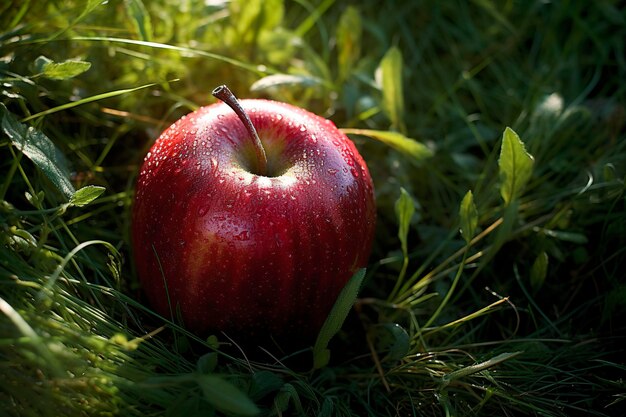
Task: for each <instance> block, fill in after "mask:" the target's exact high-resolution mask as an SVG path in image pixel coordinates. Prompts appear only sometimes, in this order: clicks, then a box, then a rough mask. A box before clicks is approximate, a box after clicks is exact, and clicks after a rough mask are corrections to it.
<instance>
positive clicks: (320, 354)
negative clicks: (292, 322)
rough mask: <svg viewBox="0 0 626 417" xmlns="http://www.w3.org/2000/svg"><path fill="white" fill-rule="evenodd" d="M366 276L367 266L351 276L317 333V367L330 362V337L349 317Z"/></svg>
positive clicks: (315, 364) (315, 357) (315, 365)
mask: <svg viewBox="0 0 626 417" xmlns="http://www.w3.org/2000/svg"><path fill="white" fill-rule="evenodd" d="M364 277H365V268H362V269H359V270H358V271H357V272H356V273H355V274H354V275H353V276H352V278H350V280H349V281H348V283H347V284H346V286H345V287H344V288H343V289H342V290H341V293H339V297H337V301H335V304H334V305H333V308H332V310H330V314H329V315H328V317H327V318H326V321H325V322H324V325H323V326H322V329H321V330H320V332H319V334H318V335H317V340H316V341H315V346H313V366H314V368H315V369H319V368H322V367H324V366H326V365H327V364H328V361H329V359H330V351H329V350H328V349H327V347H328V343H329V342H330V339H332V338H333V336H334V335H335V334H337V332H338V331H339V329H341V326H342V325H343V322H344V321H345V320H346V317H348V313H349V312H350V309H351V308H352V305H353V304H354V301H355V300H356V297H357V294H358V293H359V289H360V288H361V284H362V283H363V278H364Z"/></svg>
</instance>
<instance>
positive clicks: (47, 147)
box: [0, 104, 74, 199]
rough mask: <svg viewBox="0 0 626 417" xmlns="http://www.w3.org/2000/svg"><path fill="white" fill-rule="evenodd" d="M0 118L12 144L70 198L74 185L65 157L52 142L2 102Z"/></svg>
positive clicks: (3, 129)
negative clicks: (25, 123)
mask: <svg viewBox="0 0 626 417" xmlns="http://www.w3.org/2000/svg"><path fill="white" fill-rule="evenodd" d="M0 119H1V120H2V123H1V125H2V131H3V132H4V134H5V135H7V136H8V138H9V139H10V140H11V143H12V144H13V146H15V147H16V148H17V149H19V150H20V151H21V152H22V153H23V154H24V155H26V157H28V158H29V159H30V160H31V161H33V163H34V164H35V165H36V166H37V167H38V168H39V169H40V170H41V171H42V172H43V173H44V174H45V175H46V176H47V177H48V178H49V179H50V181H51V182H52V183H53V184H54V185H55V187H56V188H57V189H58V190H59V191H60V192H61V193H62V194H63V195H64V196H65V197H66V198H68V199H69V198H71V197H72V196H73V195H74V186H72V183H71V182H70V179H69V177H70V174H69V170H68V168H67V165H66V161H65V157H64V156H63V154H62V153H61V151H60V150H59V149H58V148H57V147H56V146H55V145H54V143H52V141H51V140H50V139H48V137H47V136H46V135H44V134H43V133H41V132H39V131H37V130H35V129H34V128H33V127H27V126H26V125H24V124H22V123H20V122H19V121H18V120H17V119H16V118H15V116H14V115H13V114H12V113H10V112H9V110H8V109H7V108H6V107H5V106H4V105H3V104H0Z"/></svg>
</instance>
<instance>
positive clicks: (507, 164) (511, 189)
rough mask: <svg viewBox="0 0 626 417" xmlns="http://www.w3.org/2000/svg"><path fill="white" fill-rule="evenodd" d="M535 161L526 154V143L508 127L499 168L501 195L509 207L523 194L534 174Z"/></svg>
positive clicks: (501, 150) (504, 135)
mask: <svg viewBox="0 0 626 417" xmlns="http://www.w3.org/2000/svg"><path fill="white" fill-rule="evenodd" d="M533 164H534V159H533V157H532V155H530V154H529V153H528V152H526V147H525V146H524V142H522V140H521V139H520V137H519V136H518V135H517V133H515V132H514V131H513V129H511V128H509V127H507V128H506V129H505V131H504V134H503V136H502V147H501V149H500V159H499V160H498V167H499V169H500V180H501V181H502V184H501V185H500V195H501V196H502V198H503V199H504V203H505V204H506V205H509V204H510V203H511V201H513V200H515V199H517V198H518V197H519V196H520V195H521V194H522V192H523V191H524V187H525V186H526V183H528V180H529V179H530V177H531V175H532V172H533Z"/></svg>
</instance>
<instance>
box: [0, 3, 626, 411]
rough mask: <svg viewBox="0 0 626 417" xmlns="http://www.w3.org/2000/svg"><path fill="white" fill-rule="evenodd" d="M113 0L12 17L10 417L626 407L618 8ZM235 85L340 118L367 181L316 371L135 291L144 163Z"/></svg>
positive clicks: (625, 68)
mask: <svg viewBox="0 0 626 417" xmlns="http://www.w3.org/2000/svg"><path fill="white" fill-rule="evenodd" d="M100 3H101V2H100V1H98V0H92V1H88V2H82V1H76V2H72V1H51V2H44V1H34V0H31V1H9V2H8V3H3V4H2V5H1V6H0V28H1V29H0V79H1V82H2V84H1V88H0V101H1V103H2V106H0V116H1V119H0V121H1V130H2V131H1V132H0V200H1V201H0V245H1V246H0V378H1V379H2V384H0V404H1V405H0V407H1V408H2V409H1V410H0V411H2V413H0V414H3V415H9V416H38V417H42V416H57V415H66V416H83V415H89V416H91V415H94V416H95V415H103V416H104V415H124V416H129V415H130V416H133V415H137V416H151V415H154V416H157V415H158V416H178V415H185V416H187V415H189V416H193V415H224V414H226V415H253V414H255V413H256V414H257V415H263V416H275V415H276V416H282V415H319V416H365V415H371V416H387V415H388V416H395V415H408V416H443V415H445V416H462V415H537V416H571V415H597V416H613V415H616V416H617V415H620V414H619V410H621V408H622V407H623V405H624V403H623V401H624V399H625V398H626V385H625V384H624V378H625V377H626V364H625V363H624V359H623V357H624V348H623V346H625V342H626V340H625V339H626V337H625V336H626V332H625V330H626V329H625V327H624V317H625V313H626V281H625V280H624V271H625V270H626V264H625V262H624V259H626V249H625V248H626V238H625V236H626V210H625V203H626V201H625V195H624V190H625V187H624V178H625V174H626V129H625V126H626V109H625V107H624V103H626V100H625V99H626V94H625V93H626V84H625V83H624V82H623V81H622V80H625V79H626V47H625V45H626V41H625V39H626V14H625V13H624V11H623V10H621V9H620V6H619V2H617V1H603V2H595V3H589V2H584V1H570V2H543V1H531V2H513V1H509V2H493V1H489V0H476V1H473V2H462V1H447V2H439V1H434V0H433V1H422V2H418V1H410V2H396V1H384V2H379V1H373V0H371V1H370V0H367V1H363V2H354V4H353V5H351V6H348V4H347V3H344V2H339V1H332V0H324V1H320V2H310V1H308V0H297V1H293V2H292V1H285V2H283V1H280V0H272V1H267V2H261V1H243V0H242V1H239V0H233V1H231V2H224V3H222V2H219V1H218V2H202V1H186V2H179V1H169V0H161V1H154V2H153V1H143V2H142V1H141V0H127V1H109V2H107V3H106V4H100ZM44 57H45V58H44ZM223 83H226V84H228V85H229V86H230V88H231V89H232V90H233V91H234V92H235V93H236V94H237V95H238V96H240V97H269V98H274V99H279V100H282V101H287V102H290V103H293V104H296V105H299V106H302V107H304V108H307V109H309V110H311V111H313V112H315V113H318V114H320V115H324V116H326V117H329V118H331V119H332V120H334V121H335V123H336V124H337V125H338V126H339V127H341V128H344V129H346V132H349V134H350V136H351V137H352V138H353V139H354V140H355V142H356V144H357V146H358V147H359V149H360V151H361V153H362V154H363V156H364V158H365V160H366V161H367V163H368V166H369V168H370V171H371V173H372V177H373V179H374V182H375V187H376V200H377V206H378V226H377V231H376V240H375V245H374V251H373V254H372V256H371V258H370V265H369V267H368V270H367V275H366V276H365V283H364V287H363V288H362V290H361V292H360V294H359V298H358V299H357V301H356V303H355V305H354V308H353V309H352V311H351V313H350V314H349V316H348V318H347V320H346V321H345V323H344V325H343V327H342V330H341V331H340V332H339V333H338V334H337V335H336V336H335V337H334V339H333V340H331V342H330V344H329V349H330V353H331V356H330V363H329V364H328V365H327V366H325V367H322V368H321V369H317V370H314V371H309V369H312V368H313V354H312V350H304V351H300V352H294V353H286V357H284V358H274V357H272V356H270V355H269V354H268V355H267V356H263V357H260V358H257V357H255V358H254V360H252V361H251V360H249V358H248V355H247V353H246V352H244V351H240V350H239V349H238V348H237V346H236V344H235V343H234V342H233V341H231V340H229V339H228V338H227V337H226V336H224V335H221V334H220V335H216V336H217V337H210V338H208V339H203V338H199V337H197V336H196V335H193V334H190V333H189V332H187V331H186V330H185V329H183V328H181V327H180V326H179V325H177V324H176V323H172V322H170V321H169V320H167V319H164V318H162V317H159V316H158V315H156V314H155V313H154V312H152V311H151V310H150V306H149V305H147V304H145V302H144V298H143V295H142V292H141V288H140V287H139V284H138V282H137V279H136V276H135V271H134V267H133V261H132V254H131V253H130V249H129V224H130V217H129V209H130V206H131V204H132V197H133V188H134V180H135V177H136V174H137V172H138V168H139V164H140V162H141V161H142V158H143V155H144V154H145V152H146V151H147V149H148V147H149V146H150V144H151V142H152V141H153V140H154V139H155V137H156V136H157V135H158V134H159V133H160V131H161V130H163V129H164V128H165V127H167V126H168V125H169V124H170V123H172V122H173V121H174V120H176V119H177V118H178V117H180V116H182V115H183V114H185V113H188V112H189V111H191V110H193V109H195V108H198V107H200V106H202V105H205V104H207V103H210V102H212V101H213V99H212V98H211V96H210V92H211V90H212V89H213V88H214V87H215V86H217V85H219V84H223ZM507 127H509V128H510V129H507ZM516 134H517V135H519V139H520V140H517V136H516ZM407 138H412V139H414V140H415V141H410V140H408V139H407ZM522 144H523V145H522ZM530 155H532V158H531V157H530ZM513 160H515V161H516V163H515V164H513V165H512V164H511V161H513ZM524 170H525V172H526V173H527V174H528V177H527V179H526V180H522V181H517V180H512V178H517V179H520V178H522V179H523V178H524V173H523V172H522V171H524ZM511 175H513V177H511ZM86 186H96V187H103V188H104V193H103V194H102V195H100V196H98V197H97V198H95V199H94V197H96V196H97V195H98V193H99V192H101V191H102V188H94V187H91V188H84V187H86ZM74 190H81V191H79V192H78V194H75V193H74ZM468 191H471V194H468ZM464 197H465V198H464Z"/></svg>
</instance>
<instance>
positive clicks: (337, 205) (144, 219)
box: [132, 86, 375, 339]
mask: <svg viewBox="0 0 626 417" xmlns="http://www.w3.org/2000/svg"><path fill="white" fill-rule="evenodd" d="M227 93H230V91H229V90H228V89H227V88H226V87H224V86H222V87H218V88H217V89H216V90H215V92H214V94H215V95H216V96H219V97H220V98H222V99H223V100H226V101H227V102H228V105H226V104H225V103H217V104H213V105H210V106H207V107H203V108H200V109H199V110H197V111H195V112H193V113H191V114H189V115H187V116H184V117H183V118H181V119H180V120H178V121H177V122H176V123H174V124H173V125H172V126H170V127H169V128H168V129H166V130H165V131H164V132H163V133H162V134H161V136H160V137H159V138H158V139H157V141H156V142H155V144H154V145H153V146H152V148H151V149H150V152H148V154H147V156H146V157H145V160H144V164H143V166H142V168H141V172H140V174H139V178H138V181H137V192H136V197H135V202H134V208H133V226H132V229H133V230H132V232H133V249H134V257H135V261H136V266H137V272H138V275H139V279H140V281H141V283H142V285H143V288H144V289H145V292H146V294H147V297H148V300H149V301H150V302H151V304H152V306H153V307H154V308H155V310H156V311H158V312H159V313H160V314H162V315H164V316H165V317H168V318H174V319H177V318H178V317H179V315H180V317H181V318H182V319H183V322H184V325H185V326H186V327H188V328H189V329H191V330H194V331H196V332H199V333H204V334H206V333H207V332H214V331H225V332H227V333H229V332H230V333H231V334H236V335H243V336H246V337H254V336H261V335H268V334H271V335H273V336H275V337H280V336H284V335H289V336H290V337H304V338H308V339H311V338H312V337H314V336H315V335H316V333H317V331H318V330H319V329H320V327H321V325H322V324H323V322H324V320H325V319H326V316H327V315H328V313H329V311H330V309H331V307H332V305H333V303H334V302H335V300H336V298H337V296H338V294H339V292H340V291H341V289H342V288H343V287H344V285H345V284H346V282H347V281H348V279H349V278H350V277H351V276H352V275H353V274H354V273H355V271H356V270H357V269H359V268H361V267H364V266H365V265H366V263H367V259H368V256H369V253H370V250H371V246H372V240H373V232H374V223H375V204H374V196H373V188H372V180H371V178H370V174H369V172H368V169H367V166H366V164H365V162H364V161H363V159H362V157H361V156H360V155H359V153H358V151H357V150H356V148H355V146H354V144H353V143H352V142H351V141H350V140H349V139H348V138H347V137H346V136H345V135H344V134H343V133H342V132H340V131H339V130H338V129H337V128H336V127H335V125H334V124H333V123H332V122H331V121H329V120H326V119H324V118H322V117H319V116H317V115H315V114H312V113H310V112H307V111H305V110H303V109H301V108H298V107H295V106H292V105H289V104H285V103H279V102H275V101H269V100H242V101H241V102H237V100H236V99H235V98H234V96H232V93H230V96H228V94H227ZM239 103H240V105H239ZM229 106H231V107H232V109H231V108H229ZM233 109H234V110H235V111H237V113H236V112H234V111H233ZM246 113H247V115H249V118H248V116H247V115H246ZM250 122H251V123H250ZM255 127H256V131H255V129H254V128H255ZM257 132H258V136H257Z"/></svg>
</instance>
